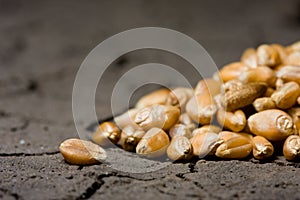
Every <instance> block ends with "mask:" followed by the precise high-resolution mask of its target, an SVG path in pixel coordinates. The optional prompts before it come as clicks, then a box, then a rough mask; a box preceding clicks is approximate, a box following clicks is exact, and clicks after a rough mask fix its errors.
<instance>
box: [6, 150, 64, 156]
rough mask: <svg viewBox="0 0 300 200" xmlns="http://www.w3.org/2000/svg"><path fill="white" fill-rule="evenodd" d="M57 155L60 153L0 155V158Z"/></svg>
mask: <svg viewBox="0 0 300 200" xmlns="http://www.w3.org/2000/svg"><path fill="white" fill-rule="evenodd" d="M58 153H60V151H53V152H44V153H0V157H21V156H23V157H26V156H45V155H55V154H58Z"/></svg>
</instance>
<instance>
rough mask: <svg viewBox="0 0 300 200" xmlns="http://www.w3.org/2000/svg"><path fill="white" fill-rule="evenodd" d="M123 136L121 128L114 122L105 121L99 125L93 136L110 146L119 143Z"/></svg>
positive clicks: (100, 142)
mask: <svg viewBox="0 0 300 200" xmlns="http://www.w3.org/2000/svg"><path fill="white" fill-rule="evenodd" d="M120 137H121V130H120V129H119V128H118V127H117V125H116V124H114V123H113V122H103V123H102V124H100V125H99V127H98V128H97V130H96V132H95V133H94V134H93V136H92V140H93V141H94V142H95V143H97V144H99V145H101V146H108V145H110V144H111V143H113V144H117V143H118V141H119V140H120Z"/></svg>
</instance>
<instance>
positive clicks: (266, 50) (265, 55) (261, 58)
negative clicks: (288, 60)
mask: <svg viewBox="0 0 300 200" xmlns="http://www.w3.org/2000/svg"><path fill="white" fill-rule="evenodd" d="M257 62H258V65H265V66H270V67H274V66H276V65H278V64H280V63H281V60H280V57H279V54H278V52H277V51H276V50H275V49H274V48H273V47H271V46H269V45H265V44H264V45H260V46H259V47H258V48H257Z"/></svg>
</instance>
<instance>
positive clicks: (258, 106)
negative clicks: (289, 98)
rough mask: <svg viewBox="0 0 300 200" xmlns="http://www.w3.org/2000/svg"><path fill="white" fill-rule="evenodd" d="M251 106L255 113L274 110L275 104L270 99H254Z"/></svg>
mask: <svg viewBox="0 0 300 200" xmlns="http://www.w3.org/2000/svg"><path fill="white" fill-rule="evenodd" d="M253 106H254V108H255V110H256V111H257V112H261V111H263V110H269V109H275V108H276V104H275V102H274V101H273V100H272V99H271V98H270V97H261V98H257V99H255V101H254V102H253Z"/></svg>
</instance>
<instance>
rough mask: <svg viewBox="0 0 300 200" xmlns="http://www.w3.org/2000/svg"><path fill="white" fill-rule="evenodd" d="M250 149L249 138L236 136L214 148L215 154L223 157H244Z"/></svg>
mask: <svg viewBox="0 0 300 200" xmlns="http://www.w3.org/2000/svg"><path fill="white" fill-rule="evenodd" d="M251 151H252V144H251V142H250V141H249V139H247V138H245V137H243V136H238V137H233V138H231V139H229V140H227V141H225V142H224V143H223V144H221V145H220V146H219V147H218V148H217V150H216V156H217V157H219V158H223V159H243V158H246V157H247V156H248V155H249V154H250V153H251Z"/></svg>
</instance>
